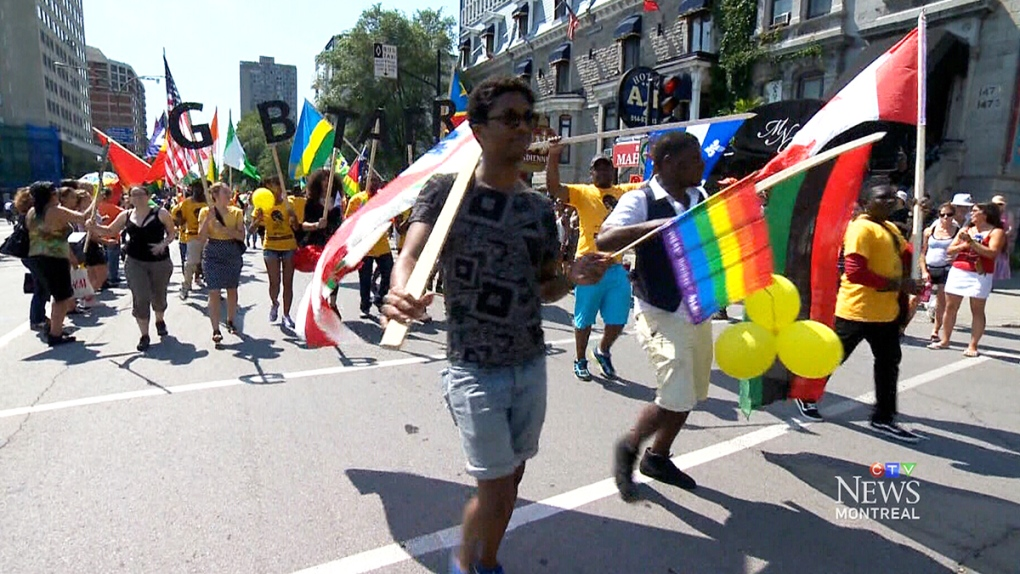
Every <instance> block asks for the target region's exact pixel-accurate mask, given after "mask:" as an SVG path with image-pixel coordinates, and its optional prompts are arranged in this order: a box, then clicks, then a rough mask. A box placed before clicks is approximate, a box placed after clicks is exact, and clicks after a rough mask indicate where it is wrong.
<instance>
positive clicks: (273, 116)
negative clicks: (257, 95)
mask: <svg viewBox="0 0 1020 574" xmlns="http://www.w3.org/2000/svg"><path fill="white" fill-rule="evenodd" d="M258 109H259V119H261V120H262V131H263V133H265V134H266V143H268V144H270V145H271V144H277V143H280V142H284V141H287V140H289V139H290V138H292V137H294V133H295V132H296V131H297V127H296V126H295V125H294V120H292V119H290V106H288V105H287V102H284V101H281V100H270V101H268V102H262V103H260V104H259V105H258ZM273 111H275V112H276V113H272V112H273ZM274 126H283V133H279V134H277V133H274Z"/></svg>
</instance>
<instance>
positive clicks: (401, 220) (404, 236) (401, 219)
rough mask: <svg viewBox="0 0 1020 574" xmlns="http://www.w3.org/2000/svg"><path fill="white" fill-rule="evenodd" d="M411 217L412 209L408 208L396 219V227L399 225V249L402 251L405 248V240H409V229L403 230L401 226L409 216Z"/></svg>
mask: <svg viewBox="0 0 1020 574" xmlns="http://www.w3.org/2000/svg"><path fill="white" fill-rule="evenodd" d="M409 217H411V210H410V209H408V210H407V211H405V212H404V213H401V214H400V215H398V216H397V221H396V227H397V251H400V250H401V249H403V248H404V241H406V240H407V230H404V231H401V230H400V228H401V227H403V225H404V222H406V221H407V218H409Z"/></svg>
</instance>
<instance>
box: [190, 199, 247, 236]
mask: <svg viewBox="0 0 1020 574" xmlns="http://www.w3.org/2000/svg"><path fill="white" fill-rule="evenodd" d="M208 217H210V215H209V208H208V207H203V208H202V211H201V212H199V214H198V224H199V226H201V225H202V224H203V223H205V220H206V218H208ZM212 217H215V216H212ZM243 221H244V212H243V211H241V208H240V207H234V206H229V207H227V212H226V213H224V214H223V223H225V224H226V227H227V229H237V228H238V227H239V226H240V225H241V224H242V223H243ZM238 222H242V223H238ZM209 239H219V240H222V241H226V240H230V239H233V237H231V236H229V235H227V234H226V232H224V231H223V230H222V228H221V227H220V226H218V225H212V224H210V225H209Z"/></svg>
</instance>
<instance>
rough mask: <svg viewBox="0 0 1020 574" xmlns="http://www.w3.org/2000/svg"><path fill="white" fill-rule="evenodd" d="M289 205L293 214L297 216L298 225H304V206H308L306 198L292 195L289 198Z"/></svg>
mask: <svg viewBox="0 0 1020 574" xmlns="http://www.w3.org/2000/svg"><path fill="white" fill-rule="evenodd" d="M290 204H291V205H293V206H294V214H295V215H297V220H298V223H304V222H305V205H307V204H308V198H307V197H305V196H303V195H292V196H290Z"/></svg>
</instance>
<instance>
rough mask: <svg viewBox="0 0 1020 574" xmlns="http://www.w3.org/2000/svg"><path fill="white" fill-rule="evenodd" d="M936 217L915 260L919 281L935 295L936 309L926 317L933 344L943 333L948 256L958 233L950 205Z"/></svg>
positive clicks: (943, 206)
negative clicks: (929, 320) (931, 326)
mask: <svg viewBox="0 0 1020 574" xmlns="http://www.w3.org/2000/svg"><path fill="white" fill-rule="evenodd" d="M938 214H939V216H938V220H937V221H936V222H935V223H933V224H932V225H931V226H930V227H928V228H927V229H925V230H924V238H923V239H922V242H921V255H920V256H919V257H918V261H919V265H920V267H921V279H923V280H924V282H925V283H927V284H930V285H931V288H932V291H934V292H935V305H934V306H932V305H931V303H929V304H928V315H929V317H931V320H932V321H933V322H934V323H935V325H934V327H933V328H932V331H931V342H932V343H937V342H939V341H940V340H941V336H940V335H939V331H940V330H941V329H942V316H943V313H944V312H945V310H946V290H945V284H946V278H947V277H948V276H949V268H950V266H952V264H953V258H952V257H950V256H949V246H950V245H952V243H953V238H954V237H956V234H957V232H959V231H960V226H959V225H957V224H956V220H954V219H953V216H954V215H955V214H956V208H954V207H953V204H952V203H943V204H942V205H941V206H940V207H939V211H938Z"/></svg>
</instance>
